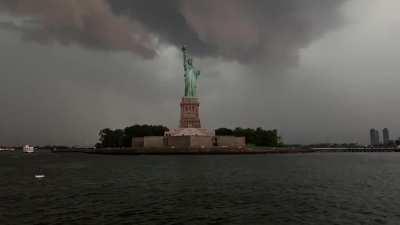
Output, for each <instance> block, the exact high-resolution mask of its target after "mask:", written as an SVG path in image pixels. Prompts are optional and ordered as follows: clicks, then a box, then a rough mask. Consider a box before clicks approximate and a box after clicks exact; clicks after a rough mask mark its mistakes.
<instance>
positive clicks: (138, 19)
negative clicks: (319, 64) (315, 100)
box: [0, 0, 346, 65]
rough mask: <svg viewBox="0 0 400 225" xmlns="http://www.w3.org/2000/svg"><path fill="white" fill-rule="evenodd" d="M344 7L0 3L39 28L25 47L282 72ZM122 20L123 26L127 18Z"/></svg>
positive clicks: (190, 0) (315, 3)
mask: <svg viewBox="0 0 400 225" xmlns="http://www.w3.org/2000/svg"><path fill="white" fill-rule="evenodd" d="M344 1H346V0H333V1H326V0H302V1H298V0H279V1H276V0H263V1H261V0H219V1H215V0H202V1H198V0H168V1H158V0H146V1H143V0H85V1H81V0H68V1H67V0H62V1H54V0H35V1H32V0H0V6H2V7H3V8H4V7H5V8H6V10H7V11H9V12H11V13H13V14H14V15H22V16H31V17H35V18H37V19H38V22H39V24H40V25H41V26H39V27H38V28H37V29H35V30H32V29H29V30H27V32H26V34H27V35H28V37H29V38H30V39H32V40H36V41H39V42H42V43H48V42H53V41H58V42H59V43H62V44H70V43H78V44H81V45H84V46H87V47H90V48H101V49H116V50H124V49H125V50H130V51H132V52H134V53H137V54H138V55H141V56H145V57H152V56H154V55H155V52H156V50H157V45H155V44H154V42H153V39H154V38H156V39H157V40H159V41H160V42H161V43H167V44H172V45H175V46H180V45H182V44H186V45H189V46H190V48H191V50H192V52H193V53H194V54H196V55H197V56H214V57H223V58H225V59H229V60H237V61H240V62H243V63H247V62H256V63H257V62H262V63H263V64H266V65H288V64H291V63H295V62H296V61H297V54H298V50H299V49H301V48H303V47H306V46H307V45H308V44H310V43H311V42H312V41H313V40H315V39H317V38H319V37H320V36H321V35H322V34H324V33H325V32H327V31H328V30H329V29H332V28H333V27H334V26H336V25H338V24H339V22H340V21H339V18H340V17H339V16H338V12H337V9H338V7H339V6H340V5H341V4H342V3H343V2H344ZM128 18H129V19H128Z"/></svg>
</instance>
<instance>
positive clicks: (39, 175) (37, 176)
mask: <svg viewBox="0 0 400 225" xmlns="http://www.w3.org/2000/svg"><path fill="white" fill-rule="evenodd" d="M45 177H46V176H45V175H44V174H36V175H35V178H36V179H42V178H45Z"/></svg>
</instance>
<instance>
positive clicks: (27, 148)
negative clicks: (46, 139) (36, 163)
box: [22, 145, 35, 153]
mask: <svg viewBox="0 0 400 225" xmlns="http://www.w3.org/2000/svg"><path fill="white" fill-rule="evenodd" d="M22 151H23V152H25V153H33V152H35V148H34V147H33V146H29V145H25V146H24V148H23V150H22Z"/></svg>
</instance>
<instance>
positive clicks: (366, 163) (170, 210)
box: [0, 153, 400, 225]
mask: <svg viewBox="0 0 400 225" xmlns="http://www.w3.org/2000/svg"><path fill="white" fill-rule="evenodd" d="M39 173H43V174H45V175H46V178H45V179H43V180H38V179H35V178H34V175H35V174H39ZM0 224H1V225H9V224H10V225H13V224H49V225H50V224H51V225H57V224H88V225H92V224H93V225H101V224H113V225H116V224H160V225H164V224H185V225H186V224H229V225H234V224H238V225H245V224H272V225H274V224H285V225H292V224H293V225H299V224H307V225H308V224H318V225H330V224H340V225H343V224H352V225H354V224H372V225H373V224H400V154H396V153H382V154H379V153H338V154H333V153H332V154H330V153H325V154H304V155H302V154H299V155H256V156H243V155H240V156H215V155H214V156H105V155H87V154H79V153H72V154H70V153H68V154H53V153H34V154H31V155H28V154H22V153H1V154H0Z"/></svg>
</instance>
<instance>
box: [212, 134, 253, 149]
mask: <svg viewBox="0 0 400 225" xmlns="http://www.w3.org/2000/svg"><path fill="white" fill-rule="evenodd" d="M216 144H217V146H218V147H236V148H240V147H245V146H246V138H245V137H234V136H217V137H216Z"/></svg>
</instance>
